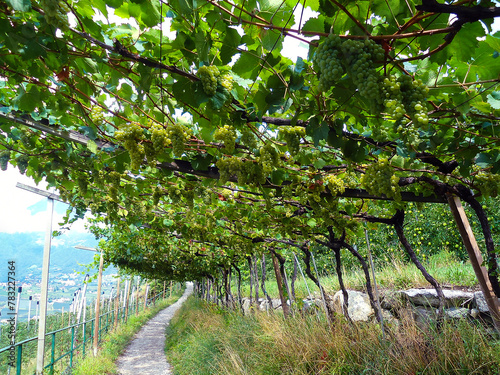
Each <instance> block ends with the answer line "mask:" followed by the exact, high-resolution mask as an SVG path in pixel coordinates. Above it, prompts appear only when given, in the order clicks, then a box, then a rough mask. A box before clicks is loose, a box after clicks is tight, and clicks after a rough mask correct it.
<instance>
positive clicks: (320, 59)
mask: <svg viewBox="0 0 500 375" xmlns="http://www.w3.org/2000/svg"><path fill="white" fill-rule="evenodd" d="M341 45H342V40H341V39H340V37H339V36H338V35H333V34H330V35H328V38H326V39H325V40H324V41H323V43H321V44H320V45H319V46H318V49H317V50H316V54H315V56H314V62H315V63H316V65H317V66H318V70H319V73H320V75H319V86H318V89H319V90H320V91H327V90H328V89H329V88H330V87H331V86H333V85H335V83H337V81H338V80H339V79H340V78H342V76H343V75H344V74H345V70H344V67H343V65H342V56H341V51H340V46H341Z"/></svg>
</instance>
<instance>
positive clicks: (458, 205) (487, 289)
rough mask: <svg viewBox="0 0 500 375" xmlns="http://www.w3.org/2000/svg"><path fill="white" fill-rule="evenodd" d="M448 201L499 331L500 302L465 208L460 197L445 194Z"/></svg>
mask: <svg viewBox="0 0 500 375" xmlns="http://www.w3.org/2000/svg"><path fill="white" fill-rule="evenodd" d="M447 197H448V203H449V205H450V208H451V212H452V213H453V217H454V218H455V221H456V223H457V226H458V230H459V231H460V236H462V241H463V242H464V245H465V248H466V249H467V252H468V254H469V258H470V261H471V264H472V268H473V269H474V272H475V273H476V277H477V280H478V281H479V286H480V287H481V291H482V292H483V295H484V298H485V299H486V303H487V304H488V309H489V310H490V314H491V318H492V319H493V323H494V324H495V327H496V329H497V330H498V331H499V332H500V303H499V302H498V298H497V297H496V296H495V293H494V292H493V288H492V286H491V283H490V280H489V278H488V272H487V271H486V268H485V267H484V266H483V265H482V264H483V257H482V256H481V251H480V250H479V246H478V244H477V242H476V238H475V237H474V233H472V229H471V227H470V225H469V220H468V219H467V216H466V215H465V210H464V208H463V206H462V202H461V201H460V198H458V197H456V196H453V195H451V194H448V195H447Z"/></svg>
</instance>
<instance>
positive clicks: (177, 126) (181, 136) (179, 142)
mask: <svg viewBox="0 0 500 375" xmlns="http://www.w3.org/2000/svg"><path fill="white" fill-rule="evenodd" d="M167 135H168V139H169V140H170V142H171V143H172V152H173V153H174V155H175V156H181V155H182V154H183V153H184V150H185V148H186V142H187V139H188V137H189V131H188V129H187V128H186V127H185V126H184V125H182V124H181V123H179V122H176V123H174V124H170V125H168V127H167Z"/></svg>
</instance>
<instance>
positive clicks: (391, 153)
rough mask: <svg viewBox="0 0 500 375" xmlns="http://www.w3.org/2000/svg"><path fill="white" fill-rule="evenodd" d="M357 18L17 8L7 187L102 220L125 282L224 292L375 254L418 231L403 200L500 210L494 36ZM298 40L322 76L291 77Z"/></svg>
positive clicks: (191, 8)
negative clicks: (336, 258)
mask: <svg viewBox="0 0 500 375" xmlns="http://www.w3.org/2000/svg"><path fill="white" fill-rule="evenodd" d="M342 4H343V5H342V6H340V7H338V6H335V4H333V3H332V2H330V1H323V0H321V1H313V2H311V3H307V7H308V8H310V10H312V11H313V12H317V13H316V15H315V16H314V17H313V18H312V19H309V20H305V19H303V17H302V16H301V17H300V19H297V25H294V22H295V21H296V20H295V15H294V14H295V13H294V11H293V10H294V9H295V7H296V4H293V3H290V2H284V3H280V2H276V1H267V0H259V1H250V2H248V1H242V0H237V1H236V2H235V4H234V6H231V7H227V6H226V5H227V4H226V5H224V4H219V3H214V2H196V1H191V0H182V1H174V2H170V3H168V4H167V3H164V2H159V1H149V0H148V1H133V2H123V1H121V0H112V1H108V2H103V1H96V2H90V1H73V0H69V1H58V0H43V1H39V2H38V3H37V4H36V6H32V4H30V3H29V2H26V1H21V0H9V1H7V2H5V3H4V4H3V5H2V11H1V12H0V66H2V67H3V69H1V70H0V87H1V94H0V149H1V150H0V152H1V156H0V161H1V163H0V167H1V168H2V169H5V168H7V167H9V166H13V167H16V168H18V169H19V171H20V172H21V173H25V174H26V175H28V176H30V177H32V178H33V179H34V181H35V182H40V181H41V180H43V179H45V180H46V181H47V183H48V184H49V186H51V187H52V186H53V187H56V188H57V189H58V190H59V194H60V196H61V197H62V198H63V199H64V200H66V201H67V202H68V203H70V204H71V206H72V207H73V208H74V211H75V212H76V215H77V216H78V217H83V215H84V214H85V212H90V213H91V214H93V216H94V217H95V218H96V219H95V221H94V225H93V227H92V231H93V232H94V234H95V235H96V237H98V238H100V239H103V246H102V247H103V248H104V249H105V254H106V262H107V263H112V264H115V265H119V266H120V267H121V268H122V269H124V270H126V271H128V272H137V273H140V274H141V275H142V276H145V277H157V278H159V279H162V280H164V279H175V280H185V279H200V278H202V277H207V276H209V275H210V276H214V275H218V274H219V271H220V268H225V269H228V268H229V267H230V266H231V265H236V266H240V267H242V266H243V265H245V264H246V260H247V257H248V256H251V255H259V256H260V255H261V254H264V253H267V252H268V251H269V249H267V247H268V246H273V247H276V245H277V244H278V243H279V244H281V245H285V244H288V245H290V244H292V245H298V246H300V245H304V244H306V243H307V244H309V245H312V246H316V245H318V243H319V242H318V241H322V242H324V240H325V239H328V240H329V241H330V240H334V239H335V238H331V237H336V238H340V237H342V236H343V235H344V234H345V238H346V240H347V241H348V242H350V243H355V242H359V240H358V237H357V236H359V235H361V234H362V230H361V229H362V228H363V222H364V220H365V219H366V218H368V217H371V218H373V217H375V218H379V219H382V220H387V219H389V218H391V217H393V216H394V214H395V213H396V211H397V210H401V209H404V210H406V211H407V212H410V213H411V212H412V210H413V207H412V206H409V205H408V204H407V203H406V199H407V198H403V197H408V196H410V197H412V196H413V197H415V195H418V198H410V200H412V199H413V200H426V199H431V198H432V199H435V198H436V197H435V196H438V197H437V198H438V199H443V198H444V193H446V192H448V193H453V194H457V193H460V194H462V195H464V194H466V192H468V191H472V193H473V196H472V198H471V199H478V198H479V196H480V194H482V195H483V196H487V195H488V196H491V197H495V196H496V195H497V193H498V186H499V183H500V179H499V178H498V174H499V172H500V148H499V147H500V146H499V144H500V143H499V142H498V136H497V134H498V131H497V130H496V129H497V127H498V118H499V117H500V112H499V111H500V110H499V105H498V101H499V95H498V90H497V87H496V86H497V84H498V76H499V73H500V64H498V61H497V59H498V57H499V46H500V42H499V40H500V39H499V35H498V33H494V32H492V31H491V30H490V29H489V27H490V24H491V23H490V20H489V19H487V18H485V19H484V20H477V21H473V20H472V19H471V18H470V17H465V18H464V16H463V15H462V14H461V12H460V11H459V12H458V13H457V14H458V15H457V17H458V18H459V19H460V22H458V23H454V24H453V25H452V26H449V25H448V22H449V17H448V13H442V14H441V13H436V14H435V12H427V11H422V12H417V11H416V9H417V7H418V6H420V5H422V4H421V2H420V1H413V0H409V1H407V2H405V3H404V4H400V3H399V2H396V1H385V0H375V1H371V2H343V3H342ZM489 4H490V3H489V2H488V3H487V4H486V3H485V4H483V3H481V4H480V5H479V7H488V6H489ZM445 6H446V5H445ZM492 6H494V5H492ZM454 9H455V8H454ZM479 9H481V8H479ZM459 10H463V11H467V9H465V8H459ZM454 12H456V9H455V10H454ZM301 13H302V12H301ZM117 18H118V20H117ZM163 20H168V22H163ZM462 21H463V22H462ZM482 22H483V23H482ZM483 24H484V25H485V26H486V29H485V28H484V27H483V26H482V25H483ZM290 36H294V37H296V38H299V40H301V42H302V45H298V46H297V50H301V49H303V48H302V47H304V46H305V47H306V49H307V51H304V52H307V57H306V56H305V55H306V53H304V54H303V56H300V57H299V56H296V57H295V56H294V57H293V60H291V59H290V58H289V57H287V54H286V52H288V51H289V50H290V48H288V47H285V46H287V43H285V42H286V40H284V39H285V38H290ZM443 38H444V39H443ZM292 49H294V50H295V48H292ZM457 184H458V185H459V186H458V187H457V186H455V185H457ZM361 189H367V190H368V192H369V193H372V194H375V195H377V196H378V198H389V199H391V200H392V201H391V202H390V203H385V202H381V201H379V200H368V199H364V200H361V199H359V197H360V196H361V197H366V194H365V192H363V191H360V190H361ZM430 196H433V197H430ZM408 216H411V215H408ZM443 218H444V217H443ZM70 220H72V219H70V218H69V216H68V217H67V219H66V221H70ZM410 221H411V219H410ZM448 221H449V220H446V223H447V224H446V225H448ZM103 223H104V224H105V227H103V226H102V224H103ZM418 225H419V226H418V228H421V231H422V233H421V234H420V233H419V234H418V235H414V236H412V234H417V232H418V230H419V229H417V224H415V223H414V222H411V223H409V224H408V225H407V227H406V228H407V229H410V227H414V228H413V229H411V231H413V232H412V233H409V236H408V237H409V238H410V240H411V241H412V245H413V246H415V247H416V250H419V251H418V253H419V254H421V255H422V258H423V255H425V256H426V257H427V256H428V255H430V254H431V250H427V249H426V248H424V247H423V246H422V247H421V246H420V245H422V244H424V243H427V244H428V243H430V245H426V246H427V247H428V249H437V248H438V247H442V245H443V244H444V246H445V247H449V248H453V249H456V250H458V251H459V254H458V255H459V257H460V259H464V257H463V250H462V249H461V248H460V246H459V247H456V246H455V245H456V244H457V238H456V236H454V235H452V234H451V232H449V233H448V232H447V231H445V230H443V228H444V222H443V221H440V220H438V218H437V217H436V220H434V221H433V222H432V227H433V228H438V229H432V230H431V229H430V227H431V224H430V223H429V227H427V224H423V223H421V222H419V224H418ZM424 226H425V229H423V228H424ZM447 228H448V227H447ZM476 228H477V227H476ZM390 231H391V229H387V231H384V230H382V232H381V233H380V234H379V235H377V236H380V238H381V241H380V242H381V243H382V244H383V243H384V237H387V238H389V237H390V236H389V235H388V233H389V232H390ZM484 232H485V233H486V236H487V237H488V230H487V229H485V231H484ZM374 237H376V236H374ZM422 238H423V239H422ZM485 240H486V241H487V243H491V241H489V240H491V238H485ZM280 241H281V242H280ZM374 241H375V242H377V241H378V239H374ZM391 241H392V239H391V240H390V241H388V242H391ZM438 241H441V242H438ZM488 241H489V242H488ZM419 242H421V243H419ZM384 246H385V244H384ZM388 247H389V249H390V248H396V246H395V245H392V242H391V244H390V245H389V246H388ZM318 248H319V246H318ZM320 251H323V252H324V253H325V254H328V253H329V252H330V251H329V250H327V249H322V250H320ZM489 251H490V253H492V252H493V251H494V250H492V249H491V248H490V249H489ZM381 252H383V253H384V255H385V253H386V252H385V251H384V250H381ZM387 252H389V251H387ZM363 254H366V253H363ZM377 257H378V258H379V260H380V259H382V256H379V254H377Z"/></svg>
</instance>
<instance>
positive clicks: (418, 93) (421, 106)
mask: <svg viewBox="0 0 500 375" xmlns="http://www.w3.org/2000/svg"><path fill="white" fill-rule="evenodd" d="M380 90H381V95H380V97H379V99H378V100H377V105H378V110H379V111H381V112H386V113H388V114H389V115H390V116H391V117H392V118H393V119H394V120H395V121H394V123H393V131H395V132H396V133H398V135H399V136H400V137H401V138H402V139H406V141H407V142H408V143H409V144H412V145H417V144H418V143H419V142H420V138H419V136H418V127H421V126H426V125H427V124H428V123H429V119H428V117H427V112H426V111H425V99H426V97H427V94H428V91H429V89H428V88H427V86H425V85H424V84H423V83H422V81H421V80H413V79H412V78H411V77H410V76H407V75H404V76H400V77H396V76H394V75H391V76H388V77H385V78H384V79H383V81H382V85H381V88H380ZM406 116H408V117H409V118H410V119H411V122H410V120H409V119H408V118H407V117H406ZM379 133H380V134H379ZM385 133H386V131H384V130H381V129H378V130H375V134H373V137H374V138H375V139H378V137H382V138H383V137H384V136H386V134H385Z"/></svg>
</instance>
